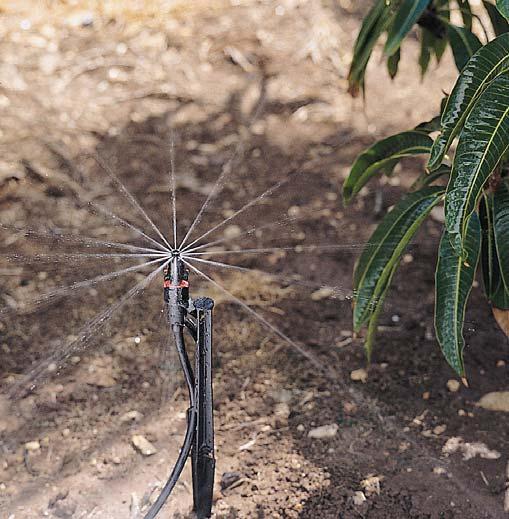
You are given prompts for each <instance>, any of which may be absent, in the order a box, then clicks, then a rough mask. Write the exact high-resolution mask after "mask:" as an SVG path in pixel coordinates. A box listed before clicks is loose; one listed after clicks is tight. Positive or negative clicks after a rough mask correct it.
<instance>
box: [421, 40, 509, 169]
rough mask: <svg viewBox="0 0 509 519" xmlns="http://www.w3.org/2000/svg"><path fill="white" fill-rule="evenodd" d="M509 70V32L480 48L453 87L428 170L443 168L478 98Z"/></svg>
mask: <svg viewBox="0 0 509 519" xmlns="http://www.w3.org/2000/svg"><path fill="white" fill-rule="evenodd" d="M508 68H509V33H507V34H502V35H501V36H499V37H498V38H496V39H494V40H493V41H491V42H490V43H488V44H486V45H485V46H484V47H481V48H480V49H479V50H478V51H477V52H476V53H475V54H474V55H473V56H472V58H470V61H469V62H468V63H467V65H466V66H465V68H464V69H463V70H462V71H461V74H460V76H459V78H458V80H457V81H456V84H455V85H454V89H453V91H452V93H451V95H450V96H449V98H448V100H447V103H446V105H445V108H444V112H443V115H442V132H441V134H440V135H439V136H438V137H437V138H436V139H435V142H434V143H433V147H432V149H431V157H430V159H429V163H428V168H429V169H430V170H433V169H435V168H437V167H438V166H440V164H441V163H442V159H443V158H444V155H445V154H446V153H447V150H448V149H449V147H450V145H451V143H452V141H453V139H454V137H455V136H456V135H457V134H458V133H459V131H460V130H461V127H462V126H463V123H464V122H465V119H466V118H467V116H468V114H469V113H470V111H471V110H472V108H473V106H474V105H475V103H476V101H477V98H478V97H479V96H480V94H481V93H482V92H483V90H484V89H485V88H486V87H487V85H488V84H489V83H490V81H492V80H493V79H494V78H495V77H497V76H498V75H499V74H501V73H502V72H504V71H505V70H507V69H508Z"/></svg>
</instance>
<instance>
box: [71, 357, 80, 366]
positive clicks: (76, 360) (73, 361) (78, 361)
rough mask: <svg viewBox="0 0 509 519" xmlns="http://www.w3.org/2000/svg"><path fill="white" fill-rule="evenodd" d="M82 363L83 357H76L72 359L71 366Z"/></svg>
mask: <svg viewBox="0 0 509 519" xmlns="http://www.w3.org/2000/svg"><path fill="white" fill-rule="evenodd" d="M80 362H81V357H78V356H77V355H75V356H74V357H71V364H74V365H76V364H79V363H80Z"/></svg>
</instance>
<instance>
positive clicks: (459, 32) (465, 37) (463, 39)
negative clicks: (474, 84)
mask: <svg viewBox="0 0 509 519" xmlns="http://www.w3.org/2000/svg"><path fill="white" fill-rule="evenodd" d="M447 36H448V38H449V42H450V44H451V48H452V53H453V56H454V63H456V68H457V69H458V71H460V72H461V71H462V70H463V68H464V66H465V65H466V64H467V62H468V60H469V59H470V58H471V57H472V56H473V55H474V54H475V53H476V52H477V51H478V50H479V49H480V48H481V47H482V43H481V42H480V41H479V38H478V37H477V36H476V35H475V34H473V33H472V32H470V31H469V30H468V29H464V28H463V27H457V26H456V25H452V24H450V25H449V26H448V27H447Z"/></svg>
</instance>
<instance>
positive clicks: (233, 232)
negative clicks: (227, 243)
mask: <svg viewBox="0 0 509 519" xmlns="http://www.w3.org/2000/svg"><path fill="white" fill-rule="evenodd" d="M241 233H242V229H241V228H240V227H239V226H238V225H229V226H228V227H226V229H225V230H224V232H223V236H224V237H225V238H236V237H237V236H240V234H241Z"/></svg>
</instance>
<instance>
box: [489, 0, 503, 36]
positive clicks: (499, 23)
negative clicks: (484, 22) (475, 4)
mask: <svg viewBox="0 0 509 519" xmlns="http://www.w3.org/2000/svg"><path fill="white" fill-rule="evenodd" d="M483 5H484V8H485V9H486V12H487V13H488V16H489V17H490V21H491V25H492V26H493V30H494V31H495V35H496V36H500V35H501V34H504V33H506V32H509V23H507V20H506V19H505V18H504V17H503V16H502V15H501V14H500V11H499V10H498V9H497V8H496V7H495V6H494V5H493V4H492V3H491V2H488V0H483Z"/></svg>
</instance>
